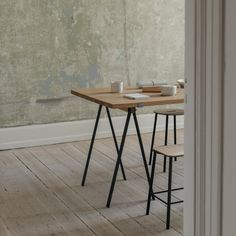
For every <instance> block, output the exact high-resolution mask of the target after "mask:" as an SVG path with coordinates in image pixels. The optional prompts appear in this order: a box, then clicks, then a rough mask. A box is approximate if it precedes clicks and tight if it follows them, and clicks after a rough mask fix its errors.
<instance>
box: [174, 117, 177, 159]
mask: <svg viewBox="0 0 236 236" xmlns="http://www.w3.org/2000/svg"><path fill="white" fill-rule="evenodd" d="M174 144H177V132H176V115H174ZM175 161H177V157H175Z"/></svg>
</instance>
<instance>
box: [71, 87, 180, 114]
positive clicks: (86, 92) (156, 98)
mask: <svg viewBox="0 0 236 236" xmlns="http://www.w3.org/2000/svg"><path fill="white" fill-rule="evenodd" d="M71 93H72V94H74V95H76V96H78V97H81V98H84V99H86V100H88V101H91V102H95V103H97V104H100V105H103V106H106V107H109V108H113V109H122V110H123V109H127V108H133V107H143V106H155V105H165V104H177V103H184V90H183V89H178V91H177V94H176V95H175V96H161V94H160V93H157V92H156V93H150V92H145V93H143V92H142V89H137V88H126V89H125V90H124V92H123V93H112V92H111V90H110V88H89V89H73V90H71ZM127 93H143V94H146V95H149V96H150V98H146V99H138V100H135V99H129V98H125V97H124V94H127Z"/></svg>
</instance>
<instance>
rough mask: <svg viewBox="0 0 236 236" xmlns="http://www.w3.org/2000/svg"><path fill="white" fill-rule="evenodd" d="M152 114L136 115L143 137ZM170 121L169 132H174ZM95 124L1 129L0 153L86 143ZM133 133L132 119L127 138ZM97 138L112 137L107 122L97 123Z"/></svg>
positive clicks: (118, 121) (119, 124) (180, 123)
mask: <svg viewBox="0 0 236 236" xmlns="http://www.w3.org/2000/svg"><path fill="white" fill-rule="evenodd" d="M125 118H126V117H124V116H122V117H113V124H114V128H115V132H116V134H117V135H118V136H119V135H121V134H122V132H123V128H124V123H125ZM153 119H154V114H145V115H138V121H139V126H140V130H141V132H142V133H147V132H152V129H153ZM172 124H173V122H171V120H170V125H169V126H170V129H171V128H173V125H172ZM93 127H94V120H81V121H72V122H62V123H53V124H44V125H30V126H22V127H12V128H1V129H0V150H6V149H13V148H22V147H32V146H40V145H47V144H56V143H63V142H72V141H80V140H89V139H90V138H91V136H92V131H93ZM164 127H165V119H164V117H163V116H160V117H159V118H158V125H157V130H164ZM177 127H178V128H183V127H184V118H183V117H178V118H177ZM135 132H136V130H135V127H134V122H133V119H132V118H131V122H130V126H129V132H128V133H129V134H134V133H135ZM96 137H97V138H106V137H111V130H110V126H109V123H108V120H107V119H106V118H103V119H101V120H100V121H99V126H98V130H97V136H96Z"/></svg>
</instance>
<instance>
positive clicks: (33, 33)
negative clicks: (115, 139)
mask: <svg viewBox="0 0 236 236" xmlns="http://www.w3.org/2000/svg"><path fill="white" fill-rule="evenodd" d="M183 73H184V0H169V1H166V0H145V1H144V0H114V1H113V0H50V1H48V0H1V1H0V127H10V126H21V125H29V124H42V123H51V122H61V121H69V120H79V119H89V118H94V116H95V113H96V111H97V107H96V106H95V105H94V104H92V103H89V102H86V101H84V100H82V99H79V98H76V97H73V96H72V95H70V90H71V88H76V87H103V86H106V87H108V86H109V83H110V81H111V80H123V81H124V82H125V84H130V85H135V84H136V81H138V80H141V79H160V80H162V79H166V80H168V81H176V80H177V79H182V78H184V74H183ZM148 111H150V109H145V110H143V112H148Z"/></svg>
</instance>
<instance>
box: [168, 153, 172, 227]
mask: <svg viewBox="0 0 236 236" xmlns="http://www.w3.org/2000/svg"><path fill="white" fill-rule="evenodd" d="M172 162H173V157H170V158H169V177H168V194H167V216H166V229H169V228H170V211H171V186H172Z"/></svg>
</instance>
